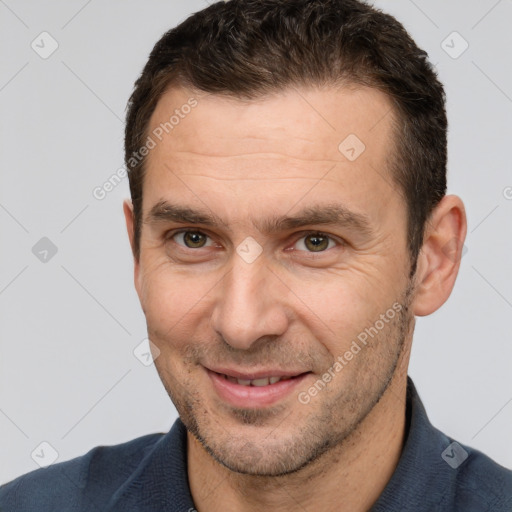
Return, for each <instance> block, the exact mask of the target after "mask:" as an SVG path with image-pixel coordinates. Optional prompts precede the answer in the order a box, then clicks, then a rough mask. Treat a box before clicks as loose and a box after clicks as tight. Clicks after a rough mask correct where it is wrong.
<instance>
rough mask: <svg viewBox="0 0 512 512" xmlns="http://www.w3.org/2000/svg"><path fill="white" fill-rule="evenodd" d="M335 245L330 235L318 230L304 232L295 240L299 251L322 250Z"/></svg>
mask: <svg viewBox="0 0 512 512" xmlns="http://www.w3.org/2000/svg"><path fill="white" fill-rule="evenodd" d="M335 246H336V242H335V241H334V240H333V239H332V238H331V237H330V236H328V235H326V234H324V233H319V232H313V233H306V234H305V235H304V236H303V237H302V238H300V239H299V240H297V242H296V248H297V249H298V250H299V251H308V252H324V251H326V250H327V249H332V248H333V247H335Z"/></svg>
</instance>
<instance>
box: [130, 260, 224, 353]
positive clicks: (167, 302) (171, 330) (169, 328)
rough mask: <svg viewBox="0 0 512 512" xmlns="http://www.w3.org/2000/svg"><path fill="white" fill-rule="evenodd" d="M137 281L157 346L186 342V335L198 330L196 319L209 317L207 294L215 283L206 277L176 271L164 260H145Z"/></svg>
mask: <svg viewBox="0 0 512 512" xmlns="http://www.w3.org/2000/svg"><path fill="white" fill-rule="evenodd" d="M139 279H140V281H139V283H140V300H141V304H142V308H143V310H144V314H145V315H146V322H147V325H148V330H149V331H150V332H151V334H152V335H153V337H154V338H155V340H154V342H155V343H156V344H157V345H165V346H167V345H175V344H179V340H181V339H185V340H186V339H189V336H187V335H188V334H191V333H192V331H193V330H194V329H197V327H198V324H199V323H200V320H199V317H201V318H208V315H207V314H206V311H205V309H207V308H208V307H209V300H208V292H209V291H210V290H211V289H212V286H214V284H215V280H214V279H211V278H210V277H208V276H207V275H195V274H193V273H191V272H186V273H185V272H179V271H176V270H175V269H173V268H172V264H170V263H169V262H168V261H166V260H164V259H163V258H160V259H159V260H157V259H156V258H155V259H154V260H153V261H149V258H147V260H146V261H141V273H140V278H139ZM165 346H163V347H162V348H165Z"/></svg>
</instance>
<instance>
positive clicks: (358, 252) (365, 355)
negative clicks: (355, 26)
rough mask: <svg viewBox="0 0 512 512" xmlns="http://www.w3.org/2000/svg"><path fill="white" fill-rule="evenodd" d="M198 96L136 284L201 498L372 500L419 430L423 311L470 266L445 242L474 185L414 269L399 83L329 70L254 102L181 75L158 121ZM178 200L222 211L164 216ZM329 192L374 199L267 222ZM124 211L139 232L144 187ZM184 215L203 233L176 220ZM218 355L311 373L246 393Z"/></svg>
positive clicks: (148, 225)
mask: <svg viewBox="0 0 512 512" xmlns="http://www.w3.org/2000/svg"><path fill="white" fill-rule="evenodd" d="M191 96H194V97H195V98H196V99H197V100H198V106H197V107H196V108H195V109H194V110H193V111H192V112H191V113H190V114H189V115H188V116H186V117H185V118H184V119H183V120H181V122H180V124H179V125H177V126H175V128H174V129H173V130H172V131H171V132H170V133H169V134H168V135H167V136H165V137H163V139H162V141H161V142H159V143H158V144H157V145H156V147H155V148H154V149H153V150H152V151H151V152H150V154H149V155H148V161H147V174H146V177H145V181H144V194H143V219H144V224H143V227H142V234H141V241H140V243H141V251H140V258H135V286H136V289H137V293H138V295H139V298H140V302H141V305H142V308H143V311H144V313H145V315H146V320H147V326H148V336H149V338H150V340H151V341H152V343H153V344H154V347H155V348H154V355H155V357H156V359H155V365H156V368H157V370H158V372H159V375H160V377H161V379H162V382H163V384H164V386H165V388H166V389H167V391H168V393H169V395H170V397H171V399H172V400H173V402H174V404H175V406H176V408H177V410H178V412H179V414H180V417H181V419H182V421H183V422H184V423H185V425H186V426H187V428H188V430H189V433H188V476H189V482H190V488H191V492H192V496H193V499H194V502H195V505H196V508H197V510H199V511H200V512H202V511H206V510H208V511H217V510H219V511H220V510H223V511H242V512H244V511H253V510H258V511H259V510H262V509H264V510H268V509H270V507H272V508H273V509H275V510H279V511H288V510H297V508H301V507H302V508H303V509H304V510H323V511H331V510H347V511H364V510H368V509H369V508H370V507H371V506H372V504H373V503H374V502H375V501H376V500H377V498H378V496H379V495H380V494H381V492H382V490H383V489H384V487H385V485H386V483H387V482H388V481H389V479H390V477H391V475H392V474H393V471H394V470H395V468H396V465H397V463H398V460H399V458H400V453H401V450H402V447H403V443H404V440H405V397H406V378H407V366H408V363H409V355H410V348H411V342H412V334H413V329H414V317H415V315H428V314H430V313H432V312H434V311H435V310H437V309H438V308H439V307H440V306H441V305H442V304H443V303H444V302H445V301H446V300H447V298H448V297H449V295H450V293H451V290H452V288H453V285H454V282H455V279H456V275H457V272H458V268H459V264H460V258H461V254H460V245H461V244H459V246H458V247H456V249H455V251H451V252H448V251H447V250H446V246H447V244H449V243H450V242H453V239H458V240H460V241H463V240H464V238H465V234H466V217H465V212H464V207H463V204H462V201H461V200H460V199H459V198H458V197H456V196H446V197H445V198H444V199H443V200H442V201H441V202H440V203H439V205H438V206H437V208H436V209H435V211H434V212H433V214H432V216H431V218H430V220H429V223H428V224H427V229H426V233H425V238H424V244H423V247H422V250H421V252H420V255H419V258H418V267H417V271H416V274H415V276H414V278H413V279H412V280H411V279H410V278H409V270H410V266H411V261H410V255H409V252H408V250H407V244H406V207H405V203H404V201H403V198H402V196H401V194H400V192H399V190H398V187H397V186H395V185H394V184H393V180H392V177H391V174H390V172H389V170H388V169H387V167H386V162H387V159H388V157H389V152H390V151H392V148H393V130H392V120H393V113H392V109H391V105H390V102H389V101H388V99H387V97H386V96H385V95H384V94H382V93H380V92H379V91H376V90H373V89H368V88H357V89H355V88H346V87H345V88H338V89H335V88H333V87H329V88H324V89H321V90H319V89H308V90H306V89H301V90H297V89H290V90H286V91H282V92H280V93H276V94H275V95H272V96H266V97H265V98H261V99H257V100H251V101H241V100H236V99H230V98H224V97H220V96H216V95H200V94H197V93H194V94H193V93H192V92H191V91H186V90H184V89H173V90H170V91H168V92H167V93H166V94H165V95H164V96H163V97H162V98H161V100H160V101H159V103H158V105H157V108H156V110H155V112H154V114H153V116H152V119H151V123H150V131H151V130H153V129H154V128H156V127H158V125H159V124H160V123H162V122H165V121H166V120H168V119H169V116H170V115H171V114H172V113H173V112H174V110H175V109H176V108H177V107H179V106H180V105H183V104H184V103H185V102H186V101H187V100H188V98H189V97H191ZM349 134H356V135H357V137H358V138H359V139H360V140H361V141H363V143H364V144H365V146H366V149H365V150H364V152H363V153H361V154H360V156H359V157H358V158H357V159H355V160H354V161H350V160H349V159H347V158H346V157H345V156H344V155H343V154H342V153H341V152H340V151H339V150H338V146H339V144H340V142H342V141H343V140H344V139H345V138H346V137H347V136H348V135H349ZM163 200H165V201H167V202H169V203H173V204H179V205H180V206H186V207H189V208H193V209H197V210H202V211H205V212H207V213H211V214H214V215H215V216H217V217H218V218H219V219H220V220H221V221H222V223H223V224H220V225H216V226H206V225H203V224H202V223H179V222H176V221H170V220H154V219H151V217H150V215H149V214H150V211H151V209H152V208H153V207H154V205H156V204H157V203H158V202H159V201H163ZM327 204H341V205H343V206H344V207H346V208H347V209H349V210H350V211H351V212H355V213H357V214H360V215H362V216H365V218H366V219H367V221H368V229H367V230H362V229H360V228H359V227H356V226H349V225H344V224H339V223H338V224H333V225H319V224H315V223H311V224H310V225H307V226H305V227H304V226H301V227H298V228H289V229H288V228H287V229H284V230H278V231H275V232H267V231H266V230H265V229H263V228H264V226H263V225H262V221H263V220H264V219H269V218H272V217H279V216H293V215H296V214H297V213H298V212H299V210H301V209H303V208H307V207H311V206H313V205H316V206H322V205H323V206H325V205H327ZM124 212H125V216H126V223H127V229H128V234H129V236H130V240H131V243H132V248H133V212H132V207H131V203H130V202H129V201H126V202H125V204H124ZM183 229H188V230H189V234H188V236H189V237H190V235H191V233H190V232H192V233H196V234H195V235H193V237H192V239H190V238H185V237H184V236H183V234H181V235H180V234H177V235H176V234H175V233H176V231H178V230H183ZM311 231H312V232H313V236H311V235H309V236H308V233H309V232H311ZM197 232H199V235H197ZM317 232H320V233H322V234H323V236H324V238H322V239H321V240H318V239H316V242H317V243H319V244H320V246H321V248H322V250H318V247H317V246H315V245H313V244H312V241H313V240H312V239H314V234H315V233H317ZM205 235H207V236H205ZM326 236H327V238H325V237H326ZM194 237H195V238H194ZM198 237H199V238H198ZM247 237H252V238H253V239H254V240H256V242H257V243H258V244H259V246H260V247H261V249H262V252H261V254H259V256H258V257H257V258H256V259H255V260H254V261H253V262H251V263H248V262H247V261H246V260H244V259H243V258H242V257H240V254H239V253H237V247H239V246H241V244H242V246H243V242H244V240H246V238H247ZM329 237H330V238H329ZM191 240H193V242H194V241H197V240H199V241H200V242H201V243H203V244H204V246H203V247H197V246H196V245H194V243H192V247H190V245H191V244H190V241H191ZM187 244H188V246H187ZM451 246H453V243H452V245H451ZM393 304H395V305H396V304H398V305H399V306H400V308H401V310H400V312H399V313H397V314H396V315H395V316H394V317H393V319H392V320H389V321H388V322H386V323H385V325H384V327H383V328H382V329H380V330H379V331H378V334H377V335H375V336H374V337H373V338H370V339H369V341H368V343H367V345H364V346H362V345H361V344H360V345H361V347H362V348H361V350H360V351H359V352H358V353H357V354H356V355H354V356H353V358H352V359H351V360H350V361H348V362H347V364H346V365H345V366H344V367H343V369H342V370H341V371H339V372H336V373H335V374H334V375H335V376H334V377H333V378H332V379H331V380H330V382H329V383H328V384H327V385H326V386H325V387H323V388H322V389H321V391H319V392H318V393H317V394H316V395H315V396H313V397H311V400H310V401H309V402H308V403H307V404H306V403H301V402H300V401H299V400H298V393H299V392H308V390H309V389H310V388H311V386H313V385H314V384H315V382H317V381H318V379H320V378H322V375H324V374H325V373H326V372H327V371H328V369H329V368H331V369H332V367H333V364H334V363H335V361H336V358H338V356H340V355H343V354H345V353H346V352H347V351H348V350H350V347H351V343H352V342H353V341H354V340H356V339H357V336H358V334H360V333H362V332H363V331H364V330H365V329H366V328H369V327H370V326H374V325H375V324H376V321H377V320H378V319H379V318H381V317H380V315H382V314H385V313H386V311H389V310H390V308H392V306H393ZM218 366H222V367H228V368H236V369H238V370H240V371H242V370H243V371H247V372H249V371H258V370H265V369H268V368H269V367H272V368H275V367H278V368H280V369H283V371H284V370H294V371H296V372H298V373H300V372H309V373H308V374H307V375H306V376H305V377H304V378H303V379H302V381H301V382H300V385H299V386H298V387H297V389H294V391H293V392H292V393H290V394H289V395H287V396H285V397H284V398H283V399H281V400H279V401H278V402H277V403H274V404H272V405H270V406H265V407H255V406H247V407H234V406H232V405H231V404H229V403H227V402H226V401H224V400H223V399H222V398H221V397H220V396H219V395H218V394H217V392H216V390H215V389H214V387H213V385H212V381H211V379H210V377H209V376H208V372H207V370H206V368H212V367H218ZM331 371H332V370H331ZM262 507H263V508H262Z"/></svg>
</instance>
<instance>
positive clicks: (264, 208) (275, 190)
mask: <svg viewBox="0 0 512 512" xmlns="http://www.w3.org/2000/svg"><path fill="white" fill-rule="evenodd" d="M392 121H393V109H392V107H391V103H390V101H389V99H388V97H387V96H386V95H385V94H383V93H381V92H380V91H377V90H375V89H370V88H361V87H360V88H338V89H335V88H332V87H331V88H324V89H289V90H286V91H282V92H279V93H276V94H274V95H270V96H265V97H262V98H258V99H253V100H240V99H234V98H228V97H223V96H219V95H212V94H205V93H197V92H191V91H187V90H186V89H181V88H180V89H172V90H170V91H168V92H167V93H166V94H164V95H163V96H162V98H161V99H160V101H159V103H158V104H157V107H156V109H155V111H154V113H153V115H152V117H151V121H150V126H149V130H148V134H149V136H150V137H151V138H152V139H153V140H154V148H153V149H152V150H151V151H150V153H149V155H148V157H147V165H146V176H145V178H144V187H143V188H144V190H143V192H144V194H143V195H144V200H143V211H144V212H146V213H147V212H148V211H149V210H150V209H151V208H152V206H154V205H155V204H157V203H158V202H159V201H162V200H165V201H169V202H171V203H174V204H176V203H179V204H180V205H181V206H190V205H191V203H195V204H194V207H195V208H196V209H197V207H201V209H202V210H204V207H205V206H206V207H207V208H210V209H212V210H214V211H215V213H216V214H218V215H219V216H220V217H224V218H225V219H226V221H227V222H238V221H240V222H243V221H244V220H243V219H244V218H245V219H247V218H249V217H252V218H255V217H257V216H265V215H267V214H268V213H269V211H270V210H272V212H273V213H276V214H278V213H283V212H281V211H280V210H286V211H289V210H290V208H292V207H293V205H294V204H295V203H297V202H300V203H301V204H300V206H301V207H307V206H308V204H311V205H313V204H319V203H330V204H335V203H339V204H341V205H342V206H344V207H347V208H350V209H351V210H352V211H354V212H358V211H359V212H361V213H366V214H369V215H370V217H373V219H374V220H375V222H376V223H383V222H385V220H386V219H387V220H389V219H388V217H389V212H387V211H386V205H389V204H390V201H395V204H396V205H398V204H399V203H400V202H401V195H400V194H399V192H398V191H397V187H396V185H395V184H394V182H393V180H392V178H391V175H390V173H389V171H388V159H389V157H390V156H392V151H393V147H394V144H393V135H392V133H393V130H392ZM235 211H236V215H235V214H234V213H233V212H235ZM400 214H401V215H402V216H403V212H402V211H401V212H400Z"/></svg>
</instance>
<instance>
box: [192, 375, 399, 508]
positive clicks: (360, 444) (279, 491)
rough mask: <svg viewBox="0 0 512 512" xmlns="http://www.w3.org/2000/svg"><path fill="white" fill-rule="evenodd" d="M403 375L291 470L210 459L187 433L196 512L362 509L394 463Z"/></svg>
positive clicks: (378, 490) (371, 501)
mask: <svg viewBox="0 0 512 512" xmlns="http://www.w3.org/2000/svg"><path fill="white" fill-rule="evenodd" d="M406 387H407V380H406V374H405V375H404V374H403V373H402V372H397V373H396V374H395V376H394V378H393V379H392V381H391V383H390V385H389V387H388V389H387V390H386V392H385V393H384V395H383V396H382V398H381V400H380V401H379V403H378V404H376V405H375V407H374V408H373V409H372V411H371V412H370V413H369V414H368V415H367V416H366V418H365V419H364V420H363V421H362V422H361V423H360V425H359V426H358V427H357V428H356V429H355V430H354V431H353V432H352V434H351V435H350V436H349V437H348V438H346V439H345V440H344V441H343V443H342V444H341V445H339V446H338V447H336V448H335V449H333V450H331V451H330V452H328V453H326V454H324V455H323V456H322V457H320V458H319V459H317V460H316V461H314V462H312V463H311V464H309V465H308V466H306V467H305V468H303V469H302V470H300V471H297V472H296V473H293V474H290V475H285V476H280V477H261V476H252V475H244V474H239V473H235V472H233V471H230V470H229V469H227V468H226V467H224V466H222V465H221V464H219V463H218V462H216V461H215V460H214V459H213V458H212V457H211V455H210V454H208V453H207V452H206V451H205V449H204V448H203V447H202V446H201V444H200V443H199V442H198V441H197V439H196V438H195V437H193V436H192V435H191V434H190V433H189V434H188V476H189V482H190V489H191V493H192V497H193V499H194V502H195V505H196V508H197V510H198V511H199V512H202V511H204V510H208V512H217V511H221V510H222V511H223V512H226V511H232V510H236V511H240V512H252V511H258V512H259V511H260V510H262V508H263V509H264V510H266V509H272V508H273V509H275V510H279V511H283V512H287V511H292V510H293V511H296V510H297V506H298V505H299V504H300V505H301V506H302V507H303V508H304V509H305V510H324V511H326V512H330V511H334V510H336V511H351V512H358V511H361V512H363V511H366V510H368V509H369V508H371V506H372V505H373V504H374V503H375V501H376V500H377V499H378V497H379V496H380V494H381V493H382V491H383V490H384V488H385V486H386V484H387V483H388V481H389V480H390V478H391V476H392V474H393V472H394V471H395V468H396V466H397V464H398V460H399V458H400V454H401V452H402V447H403V443H404V437H405V402H406Z"/></svg>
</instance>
